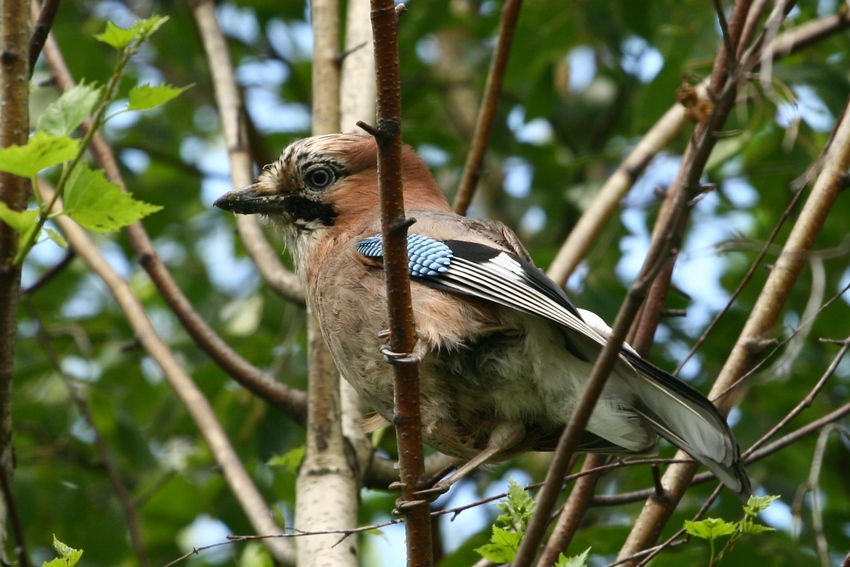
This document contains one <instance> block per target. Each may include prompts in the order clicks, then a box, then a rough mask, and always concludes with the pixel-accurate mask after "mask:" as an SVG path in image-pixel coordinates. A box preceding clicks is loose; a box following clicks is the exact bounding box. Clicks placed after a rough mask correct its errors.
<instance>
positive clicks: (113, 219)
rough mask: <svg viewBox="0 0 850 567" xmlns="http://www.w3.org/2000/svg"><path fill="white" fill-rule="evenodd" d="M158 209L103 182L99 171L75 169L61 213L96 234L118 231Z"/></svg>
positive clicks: (69, 180)
mask: <svg viewBox="0 0 850 567" xmlns="http://www.w3.org/2000/svg"><path fill="white" fill-rule="evenodd" d="M160 209H162V207H160V206H158V205H151V204H149V203H145V202H143V201H137V200H136V199H133V197H132V196H131V195H130V194H129V193H124V192H123V191H121V188H120V187H119V186H118V185H116V184H115V183H112V182H110V181H107V180H106V178H105V177H104V176H103V171H101V170H94V169H90V168H89V167H88V166H86V165H82V164H81V165H80V166H79V167H76V168H75V169H74V171H73V172H72V173H71V175H70V176H69V177H68V184H67V186H66V188H65V210H64V212H65V213H66V214H67V215H68V216H69V217H71V218H72V219H74V220H75V221H77V222H78V223H79V224H80V225H81V226H83V227H84V228H87V229H89V230H94V231H97V232H109V231H111V230H118V229H119V228H121V227H123V226H127V225H128V224H132V223H134V222H136V221H137V220H139V219H141V218H143V217H145V216H147V215H149V214H151V213H154V212H156V211H158V210H160Z"/></svg>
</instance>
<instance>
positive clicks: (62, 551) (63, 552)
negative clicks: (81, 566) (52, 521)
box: [43, 534, 83, 567]
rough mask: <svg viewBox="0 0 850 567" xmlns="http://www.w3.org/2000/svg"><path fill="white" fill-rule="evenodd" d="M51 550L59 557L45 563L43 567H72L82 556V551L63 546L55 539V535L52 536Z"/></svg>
mask: <svg viewBox="0 0 850 567" xmlns="http://www.w3.org/2000/svg"><path fill="white" fill-rule="evenodd" d="M53 548H54V549H55V550H56V552H57V553H58V554H59V555H60V557H58V558H56V559H54V560H53V561H46V562H45V563H44V564H43V565H44V567H74V566H75V565H76V564H77V562H78V561H79V560H80V557H81V556H82V555H83V550H82V549H74V548H73V547H69V546H67V545H65V544H64V543H62V542H61V541H59V540H58V539H56V535H55V534H54V535H53Z"/></svg>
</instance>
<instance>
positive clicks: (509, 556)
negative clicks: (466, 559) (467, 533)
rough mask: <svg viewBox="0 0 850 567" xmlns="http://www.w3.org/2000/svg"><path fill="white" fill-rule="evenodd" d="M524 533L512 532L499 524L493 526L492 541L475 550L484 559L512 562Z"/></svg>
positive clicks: (494, 561) (496, 561)
mask: <svg viewBox="0 0 850 567" xmlns="http://www.w3.org/2000/svg"><path fill="white" fill-rule="evenodd" d="M522 535H523V534H522V533H519V532H511V531H508V530H506V529H503V528H500V527H499V526H493V535H492V536H491V537H490V543H485V544H484V545H482V546H481V547H479V548H478V549H476V550H475V551H476V552H477V553H478V554H479V555H481V557H483V558H484V559H486V560H488V561H492V562H493V563H510V562H511V561H513V560H514V557H516V552H517V549H519V542H520V540H521V539H522Z"/></svg>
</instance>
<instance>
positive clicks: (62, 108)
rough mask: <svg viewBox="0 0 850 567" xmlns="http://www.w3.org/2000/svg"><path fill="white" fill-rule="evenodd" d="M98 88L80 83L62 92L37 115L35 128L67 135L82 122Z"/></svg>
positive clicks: (98, 91)
mask: <svg viewBox="0 0 850 567" xmlns="http://www.w3.org/2000/svg"><path fill="white" fill-rule="evenodd" d="M99 99H100V88H98V87H95V86H93V85H86V84H84V83H80V84H79V85H76V86H74V87H71V88H70V89H68V90H66V91H65V92H64V93H62V96H60V97H59V98H58V99H56V100H54V101H53V102H51V103H50V105H49V106H48V107H47V109H46V110H45V111H44V114H42V115H41V116H39V118H38V122H37V123H36V128H37V129H38V130H44V131H45V132H47V133H48V134H52V135H54V136H67V135H69V134H71V133H72V132H73V131H74V130H75V129H76V128H77V126H79V125H80V124H82V123H83V120H85V119H86V116H88V115H89V114H90V113H91V111H92V109H94V106H95V105H96V104H97V101H98V100H99Z"/></svg>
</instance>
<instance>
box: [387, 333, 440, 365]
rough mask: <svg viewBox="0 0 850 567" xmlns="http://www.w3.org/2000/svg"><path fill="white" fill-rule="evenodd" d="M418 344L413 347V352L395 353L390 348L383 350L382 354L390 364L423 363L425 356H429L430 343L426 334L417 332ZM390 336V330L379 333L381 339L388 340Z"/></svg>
mask: <svg viewBox="0 0 850 567" xmlns="http://www.w3.org/2000/svg"><path fill="white" fill-rule="evenodd" d="M416 335H417V338H416V344H415V345H414V347H413V352H395V351H392V350H390V348H389V347H388V346H385V347H382V348H381V354H382V355H384V360H385V361H387V362H388V363H390V364H397V363H399V362H422V359H423V358H425V355H426V354H428V341H427V337H426V335H425V333H423V332H422V331H416ZM389 336H390V331H389V329H385V330H383V331H381V332H380V333H378V337H379V338H382V339H383V338H387V337H389Z"/></svg>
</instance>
